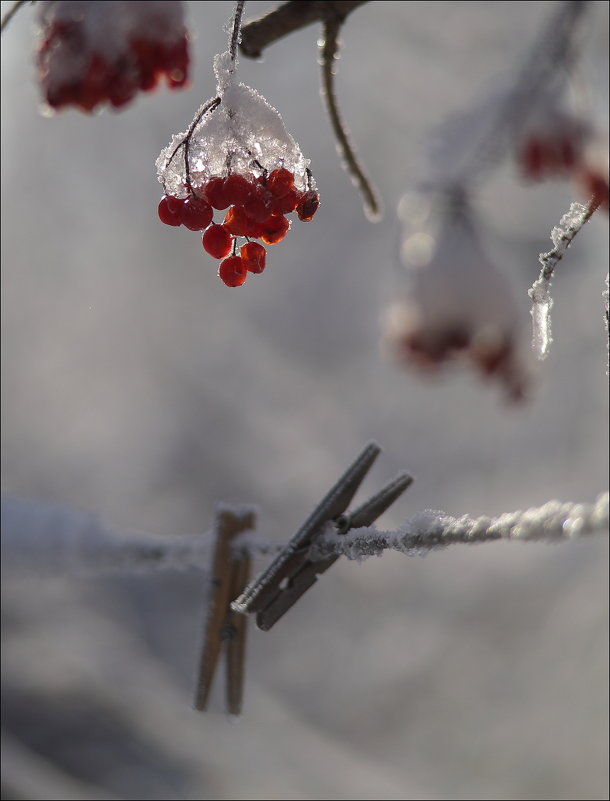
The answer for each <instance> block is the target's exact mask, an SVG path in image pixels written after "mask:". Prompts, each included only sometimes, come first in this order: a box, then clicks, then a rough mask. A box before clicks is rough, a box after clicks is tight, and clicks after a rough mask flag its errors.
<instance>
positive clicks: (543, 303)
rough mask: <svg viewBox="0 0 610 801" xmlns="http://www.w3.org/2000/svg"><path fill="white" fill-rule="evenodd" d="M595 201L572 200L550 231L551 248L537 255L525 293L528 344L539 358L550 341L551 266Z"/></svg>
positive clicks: (567, 246) (595, 207)
mask: <svg viewBox="0 0 610 801" xmlns="http://www.w3.org/2000/svg"><path fill="white" fill-rule="evenodd" d="M599 205H600V201H599V199H596V198H595V197H594V198H592V199H591V200H590V201H589V205H588V206H583V205H581V204H580V203H572V205H571V206H570V210H569V211H568V212H567V214H564V215H563V217H562V218H561V220H560V222H559V226H558V227H555V228H553V230H552V231H551V241H552V242H553V244H554V247H553V249H552V250H549V252H548V253H541V254H540V256H539V257H538V260H539V262H540V264H541V265H542V269H541V271H540V275H539V276H538V278H537V279H536V281H534V283H533V284H532V286H531V288H530V289H529V291H528V295H529V297H530V299H531V300H532V308H531V310H530V314H531V316H532V332H533V334H532V346H533V348H534V350H535V351H536V353H537V354H538V358H540V359H545V358H546V357H547V356H548V354H549V349H550V347H551V342H552V341H553V338H552V334H551V309H552V308H553V298H552V297H551V278H552V277H553V273H554V272H555V267H556V265H557V264H558V263H559V262H560V261H561V259H562V258H563V256H564V254H565V252H566V250H567V249H568V248H569V247H570V245H571V244H572V241H573V240H574V237H575V236H576V234H577V233H578V232H579V231H580V230H581V229H582V227H583V226H584V224H585V223H586V222H588V221H589V220H590V219H591V217H592V215H593V214H594V213H595V210H596V209H598V208H599Z"/></svg>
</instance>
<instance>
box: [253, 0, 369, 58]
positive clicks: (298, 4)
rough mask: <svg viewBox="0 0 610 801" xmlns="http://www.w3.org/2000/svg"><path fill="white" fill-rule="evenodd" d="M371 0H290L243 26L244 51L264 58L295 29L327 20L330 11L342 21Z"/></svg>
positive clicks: (254, 56) (255, 56)
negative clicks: (271, 45)
mask: <svg viewBox="0 0 610 801" xmlns="http://www.w3.org/2000/svg"><path fill="white" fill-rule="evenodd" d="M366 2H368V0H289V2H287V3H282V5H280V6H278V7H277V8H274V9H273V11H270V12H268V13H267V14H265V15H263V16H262V17H259V19H255V20H252V22H248V23H247V25H244V27H243V29H242V40H241V45H240V50H241V52H242V55H244V56H247V57H248V58H260V57H261V56H262V54H263V50H264V49H265V48H266V47H267V46H268V45H270V44H273V42H277V40H278V39H282V38H283V37H284V36H287V35H288V34H290V33H293V31H297V30H299V29H300V28H304V27H306V26H307V25H311V24H312V23H314V22H323V21H324V20H325V19H326V18H327V17H328V14H329V13H332V14H333V16H334V17H336V18H337V19H340V20H345V18H346V17H347V16H348V15H349V14H350V13H351V12H352V11H353V10H354V9H356V8H358V6H362V5H364V4H365V3H366Z"/></svg>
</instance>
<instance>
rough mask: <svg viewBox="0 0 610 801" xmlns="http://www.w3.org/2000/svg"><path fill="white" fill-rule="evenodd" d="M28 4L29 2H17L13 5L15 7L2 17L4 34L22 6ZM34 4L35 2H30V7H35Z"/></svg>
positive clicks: (23, 0)
mask: <svg viewBox="0 0 610 801" xmlns="http://www.w3.org/2000/svg"><path fill="white" fill-rule="evenodd" d="M27 2H28V0H16V2H14V3H13V5H12V6H11V7H10V8H9V10H8V11H7V12H6V14H5V15H4V16H3V17H2V23H1V26H0V31H1V32H2V33H4V29H5V28H6V26H7V25H8V24H9V22H10V21H11V20H12V18H13V16H14V15H15V14H16V13H17V12H18V11H19V9H20V8H21V6H24V5H25V4H26V3H27ZM34 3H35V0H30V5H34Z"/></svg>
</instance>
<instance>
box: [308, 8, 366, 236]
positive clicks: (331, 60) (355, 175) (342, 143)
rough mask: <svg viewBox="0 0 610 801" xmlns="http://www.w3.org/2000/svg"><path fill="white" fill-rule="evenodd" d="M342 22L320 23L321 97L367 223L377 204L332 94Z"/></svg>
mask: <svg viewBox="0 0 610 801" xmlns="http://www.w3.org/2000/svg"><path fill="white" fill-rule="evenodd" d="M341 24H342V20H340V19H338V18H337V17H334V16H333V17H331V16H329V17H328V18H327V19H325V21H324V39H323V41H322V43H321V46H320V50H321V53H320V65H321V67H322V98H323V100H324V102H325V104H326V110H327V112H328V116H329V117H330V123H331V125H332V129H333V132H334V134H335V137H336V139H337V149H338V150H339V154H340V155H341V157H342V159H343V162H344V167H345V169H346V170H347V172H348V174H349V175H350V176H351V178H352V180H353V182H354V184H355V185H356V186H357V187H358V189H359V190H360V193H361V194H362V198H363V201H364V211H365V214H366V216H367V217H368V218H369V219H370V220H378V219H379V201H378V199H377V196H376V194H375V191H374V190H373V188H372V186H371V184H370V182H369V180H368V178H367V177H366V175H365V174H364V171H363V169H362V167H361V166H360V163H359V161H358V158H357V156H356V153H355V151H354V148H353V147H352V144H351V142H350V140H349V135H348V133H347V129H346V127H345V124H344V123H343V120H342V119H341V114H340V113H339V106H338V104H337V97H336V94H335V86H334V83H335V69H334V66H335V59H336V57H337V51H338V49H339V44H338V37H339V31H340V29H341Z"/></svg>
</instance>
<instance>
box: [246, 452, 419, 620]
mask: <svg viewBox="0 0 610 801" xmlns="http://www.w3.org/2000/svg"><path fill="white" fill-rule="evenodd" d="M380 453H381V448H380V447H379V446H378V445H376V444H375V443H370V444H369V445H367V446H366V447H365V449H364V450H363V451H362V453H361V454H360V455H359V456H358V457H357V459H356V460H355V461H354V462H353V463H352V464H351V465H350V467H349V468H348V469H347V471H346V472H345V474H344V475H343V476H341V478H340V479H339V480H338V481H337V483H336V484H335V485H334V486H333V487H332V489H331V490H330V492H329V493H328V494H327V495H326V497H325V498H324V499H323V500H322V502H321V503H320V504H319V505H318V506H317V507H316V508H315V509H314V511H313V512H312V514H311V515H310V516H309V518H308V519H307V520H306V522H305V523H304V524H303V526H301V528H300V529H299V530H298V531H297V533H296V534H295V535H294V537H293V538H292V539H291V540H290V542H289V543H288V544H287V545H286V547H285V548H283V550H282V551H280V553H279V554H278V555H277V557H276V558H275V559H274V560H273V562H272V563H271V564H270V565H269V567H267V569H266V570H264V571H263V572H262V573H261V574H260V575H259V576H258V577H257V578H256V579H254V581H252V583H251V584H249V585H248V586H247V587H246V588H245V590H244V591H243V592H242V594H241V595H240V596H239V598H237V599H236V600H235V601H233V603H232V604H231V608H232V609H233V610H234V611H236V612H240V613H241V614H248V613H251V612H254V613H256V624H257V626H258V627H259V628H260V629H262V630H263V631H268V630H269V629H270V628H271V627H272V626H273V625H274V624H275V623H276V622H277V621H278V620H279V619H280V618H281V617H282V616H283V615H284V614H285V613H286V612H287V611H288V610H289V609H290V608H291V607H292V606H293V605H294V604H295V603H296V601H298V599H299V598H300V597H301V595H303V593H304V592H306V590H308V589H309V587H311V586H312V585H313V584H314V583H315V582H316V581H317V578H318V576H319V575H320V574H321V573H324V572H325V571H326V570H328V568H329V567H330V566H331V565H332V564H334V563H335V562H336V561H337V559H338V558H339V557H338V556H331V557H329V558H328V559H324V560H322V561H312V560H310V559H309V552H310V549H311V545H312V543H313V541H314V540H315V538H316V537H317V536H319V535H320V534H321V533H322V532H323V531H325V530H326V527H327V525H329V524H330V525H332V526H334V529H335V531H337V532H338V533H340V534H345V533H346V532H347V531H349V529H351V528H359V527H361V526H370V525H371V524H372V523H373V522H374V521H375V520H376V519H377V518H378V517H379V515H381V514H382V513H383V512H384V511H385V510H386V509H387V508H388V507H389V506H390V505H391V504H392V503H394V501H395V500H396V499H397V498H398V497H399V496H400V495H401V494H402V493H403V492H404V491H405V490H406V489H407V487H408V486H409V485H410V484H411V483H412V481H413V479H412V478H411V476H409V475H407V474H406V473H401V474H400V475H398V476H397V477H396V478H395V479H394V480H393V481H391V482H390V483H389V484H387V485H386V486H385V487H383V488H382V489H381V490H380V491H379V492H378V493H376V494H375V495H374V496H373V497H372V498H370V499H369V500H368V501H367V502H366V503H364V504H363V505H362V506H360V507H359V508H358V509H356V510H355V511H354V512H351V513H349V514H347V513H346V512H345V510H346V509H347V507H348V506H349V504H350V502H351V500H352V498H353V497H354V495H355V494H356V491H357V489H358V487H359V486H360V484H361V483H362V481H363V479H364V477H365V476H366V474H367V473H368V471H369V470H370V468H371V466H372V465H373V462H374V461H375V459H376V458H377V456H378V455H379V454H380Z"/></svg>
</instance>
